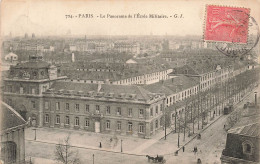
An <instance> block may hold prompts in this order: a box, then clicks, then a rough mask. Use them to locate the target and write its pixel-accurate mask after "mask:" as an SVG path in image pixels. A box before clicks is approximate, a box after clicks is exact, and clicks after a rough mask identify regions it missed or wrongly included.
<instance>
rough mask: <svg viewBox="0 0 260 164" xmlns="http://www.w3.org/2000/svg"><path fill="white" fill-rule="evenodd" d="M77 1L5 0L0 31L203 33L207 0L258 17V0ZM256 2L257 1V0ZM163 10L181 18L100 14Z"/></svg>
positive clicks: (76, 33) (117, 33)
mask: <svg viewBox="0 0 260 164" xmlns="http://www.w3.org/2000/svg"><path fill="white" fill-rule="evenodd" d="M250 2H251V3H248V1H233V2H232V1H216V2H214V1H212V0H211V1H202V0H201V1H199V0H195V1H194V0H193V1H188V0H186V1H148V0H143V1H136V0H134V1H130V0H129V1H123V0H121V1H115V0H110V1H90V0H88V1H87V0H86V1H80V0H74V1H69V0H65V1H62V0H52V1H50V0H42V1H40V0H34V1H31V0H7V1H5V2H2V4H1V35H8V34H9V33H10V32H11V33H12V35H13V36H15V35H24V34H25V33H28V34H29V35H31V33H35V34H36V35H62V34H66V33H68V32H69V31H70V32H71V34H72V35H140V34H142V35H150V34H151V33H152V34H153V35H165V34H166V33H167V34H168V35H203V23H204V16H205V6H206V4H215V5H229V6H235V7H246V8H250V9H251V16H253V17H254V18H255V19H256V20H259V16H260V11H259V9H260V7H259V6H260V5H259V4H260V3H259V1H258V2H256V1H250ZM257 3H258V4H257ZM137 13H140V14H146V15H149V14H159V15H161V14H164V15H167V16H174V14H178V16H180V14H182V16H183V18H173V17H172V18H170V17H169V18H168V19H156V18H154V19H133V18H132V19H109V18H103V19H102V18H99V17H97V16H99V15H100V14H103V15H106V14H112V15H128V14H132V15H133V14H137ZM70 14H71V15H73V16H76V15H77V16H78V14H93V16H94V18H92V19H85V18H72V19H66V17H65V15H70Z"/></svg>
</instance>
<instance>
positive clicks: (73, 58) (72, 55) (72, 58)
mask: <svg viewBox="0 0 260 164" xmlns="http://www.w3.org/2000/svg"><path fill="white" fill-rule="evenodd" d="M71 61H72V62H75V56H74V53H72V54H71Z"/></svg>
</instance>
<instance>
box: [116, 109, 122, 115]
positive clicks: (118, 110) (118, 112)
mask: <svg viewBox="0 0 260 164" xmlns="http://www.w3.org/2000/svg"><path fill="white" fill-rule="evenodd" d="M116 114H117V115H118V116H120V115H121V108H120V107H118V108H117V113H116Z"/></svg>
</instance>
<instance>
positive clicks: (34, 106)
mask: <svg viewBox="0 0 260 164" xmlns="http://www.w3.org/2000/svg"><path fill="white" fill-rule="evenodd" d="M31 102H32V108H33V109H35V108H36V103H35V101H31Z"/></svg>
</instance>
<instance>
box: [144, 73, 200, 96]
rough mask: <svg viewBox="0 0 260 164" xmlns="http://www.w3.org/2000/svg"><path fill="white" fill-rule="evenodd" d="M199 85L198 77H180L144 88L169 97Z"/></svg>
mask: <svg viewBox="0 0 260 164" xmlns="http://www.w3.org/2000/svg"><path fill="white" fill-rule="evenodd" d="M198 84H199V79H198V78H197V77H188V76H185V75H180V76H177V77H174V78H172V79H168V80H165V81H160V82H157V83H154V84H149V85H146V86H144V88H145V89H147V90H148V91H150V92H155V93H165V95H166V96H169V95H171V94H174V93H178V92H180V91H184V90H186V89H188V88H191V87H194V86H196V85H198Z"/></svg>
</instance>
